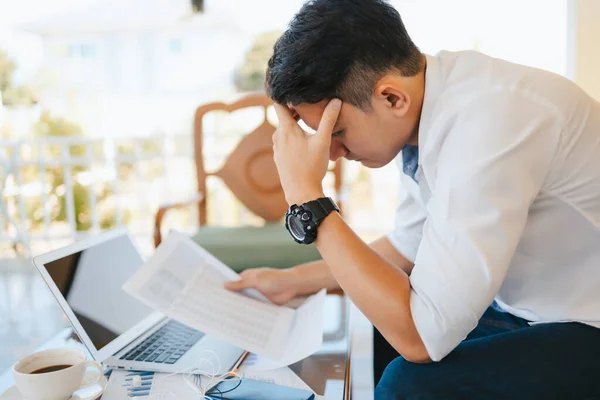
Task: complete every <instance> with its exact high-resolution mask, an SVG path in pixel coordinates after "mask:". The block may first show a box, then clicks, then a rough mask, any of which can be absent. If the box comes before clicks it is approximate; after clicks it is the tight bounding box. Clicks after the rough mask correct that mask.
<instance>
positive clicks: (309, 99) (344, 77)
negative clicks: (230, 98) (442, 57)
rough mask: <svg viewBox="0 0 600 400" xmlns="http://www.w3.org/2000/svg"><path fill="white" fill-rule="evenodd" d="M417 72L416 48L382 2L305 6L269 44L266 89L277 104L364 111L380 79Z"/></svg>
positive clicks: (328, 1)
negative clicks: (344, 105) (327, 104)
mask: <svg viewBox="0 0 600 400" xmlns="http://www.w3.org/2000/svg"><path fill="white" fill-rule="evenodd" d="M421 68H422V55H421V52H420V51H419V48H418V47H417V46H415V44H414V43H413V41H412V39H411V38H410V36H409V35H408V33H407V32H406V28H405V27H404V24H403V23H402V19H401V18H400V14H399V13H398V11H396V9H395V8H394V7H393V6H391V5H390V4H388V3H387V2H386V1H385V0H310V1H308V2H306V3H305V4H304V5H303V6H302V8H301V9H300V11H299V12H298V13H297V14H296V15H295V16H294V17H293V19H292V20H291V22H290V23H289V26H288V28H287V30H286V31H285V32H284V33H283V35H282V36H281V37H280V38H279V39H278V40H277V42H276V43H275V46H274V48H273V56H272V57H271V59H270V60H269V65H268V69H267V78H266V89H267V94H268V95H269V97H271V99H273V101H275V102H276V103H279V104H291V105H298V104H301V103H311V104H314V103H318V102H320V101H322V100H328V99H332V98H339V99H341V100H342V101H344V102H348V103H350V104H352V105H354V106H356V107H358V108H360V109H363V110H365V109H369V108H370V106H371V96H372V93H373V89H374V86H375V84H376V82H377V80H379V79H380V78H381V77H382V76H383V75H385V74H386V73H388V72H391V71H397V72H399V73H400V74H402V75H404V76H414V75H417V74H418V73H419V72H420V71H421Z"/></svg>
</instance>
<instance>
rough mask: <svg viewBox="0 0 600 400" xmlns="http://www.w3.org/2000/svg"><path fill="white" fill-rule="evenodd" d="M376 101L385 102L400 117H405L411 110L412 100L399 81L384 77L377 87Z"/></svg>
mask: <svg viewBox="0 0 600 400" xmlns="http://www.w3.org/2000/svg"><path fill="white" fill-rule="evenodd" d="M374 96H375V99H376V100H379V101H383V102H384V104H385V106H386V107H387V108H389V109H390V110H392V111H393V112H394V114H396V115H397V116H398V117H403V116H404V115H405V114H406V113H407V112H408V109H409V108H410V104H411V98H410V95H409V94H408V91H407V90H405V89H404V88H403V87H402V83H401V82H400V81H399V80H396V79H393V78H388V77H384V78H382V79H380V80H379V82H377V84H376V85H375V93H374Z"/></svg>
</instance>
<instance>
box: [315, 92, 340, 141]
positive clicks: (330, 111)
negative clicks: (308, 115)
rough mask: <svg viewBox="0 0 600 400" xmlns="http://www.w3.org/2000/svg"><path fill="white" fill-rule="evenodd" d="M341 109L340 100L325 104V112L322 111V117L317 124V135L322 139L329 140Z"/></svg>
mask: <svg viewBox="0 0 600 400" xmlns="http://www.w3.org/2000/svg"><path fill="white" fill-rule="evenodd" d="M341 109H342V101H341V100H340V99H333V100H331V101H330V102H329V103H327V106H326V107H325V111H323V116H322V117H321V122H319V129H318V130H317V135H319V136H323V137H325V136H327V137H328V138H331V134H332V132H333V127H334V126H335V123H336V122H337V119H338V116H339V115H340V110H341Z"/></svg>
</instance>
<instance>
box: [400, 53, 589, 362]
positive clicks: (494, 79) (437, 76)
mask: <svg viewBox="0 0 600 400" xmlns="http://www.w3.org/2000/svg"><path fill="white" fill-rule="evenodd" d="M418 157H419V164H418V169H417V172H416V175H415V179H416V181H418V183H416V182H415V181H414V180H413V179H412V178H411V177H409V176H407V175H406V174H404V173H402V156H401V155H399V156H398V158H397V160H396V161H397V163H398V166H399V168H400V171H401V173H400V175H401V181H402V182H401V195H400V204H399V206H398V209H397V212H396V221H397V222H396V229H395V231H394V232H393V233H392V234H390V236H389V239H390V241H391V242H392V243H393V245H394V246H395V247H396V248H397V249H398V250H399V251H400V252H401V253H402V254H403V255H404V256H405V257H406V258H408V259H409V260H411V261H413V262H414V263H415V267H414V269H413V271H412V274H411V276H410V283H411V287H412V292H411V300H410V303H411V304H410V307H411V311H412V316H413V319H414V321H415V325H416V327H417V330H418V332H419V334H420V336H421V338H422V339H423V342H424V344H425V347H426V348H427V351H428V353H429V355H430V357H431V359H432V360H434V361H439V360H441V359H442V358H443V357H445V356H446V355H447V354H448V353H450V352H451V351H452V350H453V349H454V348H455V347H456V346H457V345H458V344H459V343H460V342H461V341H462V340H464V339H465V337H466V336H467V335H468V333H469V332H470V331H471V330H472V329H473V328H475V326H476V325H477V323H478V321H479V319H480V318H481V316H482V315H483V313H484V311H485V310H486V309H487V307H488V306H489V305H490V303H492V301H493V300H494V298H495V299H496V301H497V302H498V304H499V305H500V307H501V308H502V309H503V310H505V311H507V312H509V313H511V314H513V315H516V316H518V317H521V318H525V319H527V320H529V321H532V322H533V323H536V322H540V323H543V322H556V321H579V322H583V323H586V324H589V325H593V326H596V327H600V103H598V102H596V101H595V100H593V99H592V98H591V97H589V96H588V95H587V94H586V93H585V92H584V91H583V90H582V89H580V88H579V87H578V86H577V85H575V84H574V83H572V82H571V81H569V80H568V79H566V78H564V77H561V76H559V75H555V74H553V73H550V72H546V71H542V70H538V69H535V68H529V67H525V66H522V65H517V64H512V63H509V62H506V61H502V60H499V59H495V58H492V57H488V56H486V55H483V54H480V53H477V52H471V51H465V52H440V53H439V54H438V55H437V56H427V71H426V81H425V98H424V102H423V110H422V115H421V120H420V124H419V149H418Z"/></svg>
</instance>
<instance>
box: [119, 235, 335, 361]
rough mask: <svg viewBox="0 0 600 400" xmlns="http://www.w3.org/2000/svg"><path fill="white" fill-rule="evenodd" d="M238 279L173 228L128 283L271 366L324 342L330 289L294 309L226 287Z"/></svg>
mask: <svg viewBox="0 0 600 400" xmlns="http://www.w3.org/2000/svg"><path fill="white" fill-rule="evenodd" d="M238 279H240V277H239V275H238V274H237V273H235V272H234V271H233V270H231V269H230V268H229V267H227V266H226V265H225V264H223V263H221V262H220V261H219V260H217V259H216V258H215V257H213V256H212V255H211V254H210V253H208V252H207V251H206V250H204V249H202V248H201V247H200V246H198V245H197V244H196V243H194V242H193V241H192V240H191V239H190V238H189V237H187V236H186V235H183V234H181V233H177V232H174V233H172V234H171V235H169V237H168V238H167V239H166V240H165V241H164V242H163V243H162V244H161V245H160V246H159V247H158V249H157V250H156V252H155V253H154V255H153V256H152V257H151V258H150V260H149V261H148V262H147V263H146V264H145V265H144V266H143V267H142V268H140V269H139V270H138V271H137V272H136V273H135V274H134V275H133V276H132V277H131V278H130V280H129V281H128V282H127V283H126V284H125V285H124V287H123V288H124V289H125V291H126V292H127V293H129V294H130V295H132V296H133V297H135V298H137V299H139V300H140V301H142V302H144V303H146V304H148V305H149V306H151V307H153V308H154V309H156V310H158V311H161V312H162V313H164V314H165V315H166V316H168V317H170V318H173V319H176V320H178V321H180V322H182V323H184V324H186V325H188V326H190V327H192V328H195V329H198V330H199V331H202V332H204V333H206V334H208V335H211V336H214V337H216V338H219V339H222V340H225V341H227V342H229V343H230V344H232V345H234V346H237V347H241V348H243V349H245V350H248V351H250V352H252V353H255V354H258V355H259V356H261V357H266V358H268V359H270V360H271V363H270V367H271V368H272V369H275V368H279V367H282V366H287V365H290V364H292V363H294V362H296V361H299V360H301V359H303V358H305V357H307V356H309V355H311V354H312V353H314V352H316V351H317V350H318V349H319V348H320V347H321V344H322V340H323V307H324V301H325V290H322V291H321V292H319V293H317V294H315V295H313V296H311V297H309V298H308V299H307V300H306V301H305V302H304V303H303V304H302V305H300V306H299V307H298V308H297V309H292V308H289V307H284V306H278V305H275V304H272V303H270V302H269V301H268V300H267V299H266V298H265V297H264V296H262V295H261V294H260V293H258V292H256V291H252V290H247V291H244V292H241V293H235V292H231V291H229V290H227V289H225V288H224V283H225V282H227V281H231V280H238Z"/></svg>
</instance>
